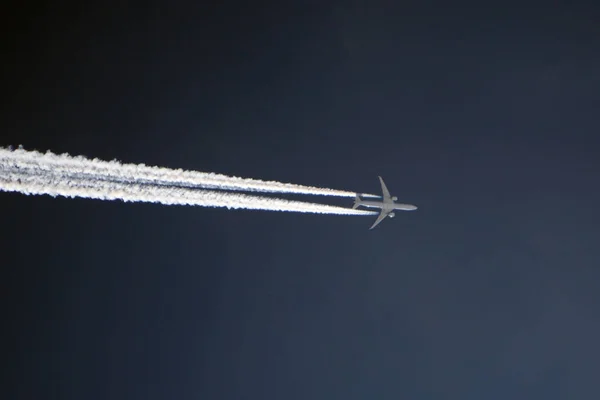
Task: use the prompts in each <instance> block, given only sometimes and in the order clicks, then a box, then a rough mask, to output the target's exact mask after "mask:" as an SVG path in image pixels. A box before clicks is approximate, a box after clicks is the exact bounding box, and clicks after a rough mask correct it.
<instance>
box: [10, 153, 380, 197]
mask: <svg viewBox="0 0 600 400" xmlns="http://www.w3.org/2000/svg"><path fill="white" fill-rule="evenodd" d="M0 158H3V159H7V160H12V161H14V162H19V164H20V166H21V168H27V167H28V166H29V167H34V168H38V169H45V170H48V171H51V172H52V173H61V174H69V176H75V175H76V176H77V177H80V178H83V177H86V176H88V177H91V176H96V177H97V176H99V175H102V176H104V177H107V178H110V179H111V180H119V181H125V182H138V183H139V182H144V183H159V182H160V183H161V184H163V185H177V186H182V187H190V188H204V189H219V190H237V191H246V192H271V193H292V194H309V195H321V196H339V197H354V196H355V195H356V193H355V192H349V191H342V190H334V189H325V188H318V187H313V186H303V185H296V184H292V183H281V182H274V181H261V180H257V179H248V178H238V177H233V176H226V175H220V174H214V173H207V172H197V171H186V170H182V169H169V168H161V167H152V166H147V165H144V164H121V163H120V162H118V161H116V160H113V161H103V160H99V159H88V158H85V157H83V156H77V157H73V156H70V155H68V154H60V155H58V154H54V153H52V152H49V151H48V152H46V153H40V152H38V151H26V150H23V149H22V148H19V149H16V150H10V149H3V148H0ZM7 162H8V161H7ZM362 196H363V197H379V196H375V195H370V194H362Z"/></svg>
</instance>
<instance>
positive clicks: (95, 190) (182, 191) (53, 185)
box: [0, 157, 376, 215]
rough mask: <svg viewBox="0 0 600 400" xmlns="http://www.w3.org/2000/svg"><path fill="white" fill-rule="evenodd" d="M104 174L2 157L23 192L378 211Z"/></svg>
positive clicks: (9, 182) (3, 178)
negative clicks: (25, 163)
mask: <svg viewBox="0 0 600 400" xmlns="http://www.w3.org/2000/svg"><path fill="white" fill-rule="evenodd" d="M96 178H100V179H96ZM101 178H104V177H103V176H102V175H98V176H96V177H85V178H77V177H75V176H70V175H69V174H65V173H56V172H55V173H48V171H47V170H45V169H36V168H31V167H30V166H27V167H26V168H20V164H19V163H18V162H16V163H15V162H14V160H11V162H8V161H7V159H6V158H2V157H0V190H3V191H8V192H19V193H22V194H26V195H50V196H63V197H81V198H89V199H100V200H122V201H126V202H150V203H160V204H166V205H193V206H204V207H226V208H230V209H253V210H270V211H291V212H303V213H316V214H337V215H373V214H376V213H373V212H369V211H361V210H353V209H349V208H343V207H336V206H330V205H324V204H315V203H305V202H300V201H290V200H284V199H277V198H270V197H258V196H250V195H245V194H241V193H231V192H217V191H210V190H201V189H200V190H199V189H191V188H181V187H175V186H171V187H169V186H164V185H163V186H161V185H153V184H144V183H135V182H125V181H110V180H102V179H101Z"/></svg>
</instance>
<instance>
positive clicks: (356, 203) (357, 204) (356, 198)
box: [352, 193, 361, 209]
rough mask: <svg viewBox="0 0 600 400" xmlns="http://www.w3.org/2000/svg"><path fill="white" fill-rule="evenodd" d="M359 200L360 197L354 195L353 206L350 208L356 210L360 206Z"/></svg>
mask: <svg viewBox="0 0 600 400" xmlns="http://www.w3.org/2000/svg"><path fill="white" fill-rule="evenodd" d="M360 200H361V199H360V195H359V194H358V193H356V197H355V198H354V205H353V206H352V208H353V209H356V208H358V206H359V205H360Z"/></svg>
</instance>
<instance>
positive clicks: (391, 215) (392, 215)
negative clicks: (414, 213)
mask: <svg viewBox="0 0 600 400" xmlns="http://www.w3.org/2000/svg"><path fill="white" fill-rule="evenodd" d="M388 215H389V216H390V218H394V217H395V216H396V214H394V213H389V214H388Z"/></svg>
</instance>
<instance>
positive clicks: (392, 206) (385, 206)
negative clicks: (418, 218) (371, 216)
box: [357, 200, 417, 211]
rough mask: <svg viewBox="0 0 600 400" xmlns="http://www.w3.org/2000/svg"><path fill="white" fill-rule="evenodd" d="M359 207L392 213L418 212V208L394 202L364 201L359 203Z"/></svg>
mask: <svg viewBox="0 0 600 400" xmlns="http://www.w3.org/2000/svg"><path fill="white" fill-rule="evenodd" d="M357 204H358V205H359V206H363V207H369V208H380V209H382V210H384V211H392V210H403V211H413V210H416V209H417V207H416V206H414V205H412V204H402V203H394V202H389V203H388V202H385V201H372V200H362V201H360V202H358V203H357Z"/></svg>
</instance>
